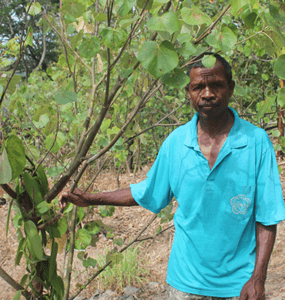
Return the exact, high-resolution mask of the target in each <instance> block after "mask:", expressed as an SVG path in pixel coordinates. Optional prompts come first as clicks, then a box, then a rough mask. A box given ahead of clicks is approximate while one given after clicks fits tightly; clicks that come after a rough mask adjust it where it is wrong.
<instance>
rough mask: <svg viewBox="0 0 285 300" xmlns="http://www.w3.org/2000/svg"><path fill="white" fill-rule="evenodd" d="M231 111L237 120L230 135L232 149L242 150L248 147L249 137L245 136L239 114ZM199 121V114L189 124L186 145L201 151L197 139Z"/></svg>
mask: <svg viewBox="0 0 285 300" xmlns="http://www.w3.org/2000/svg"><path fill="white" fill-rule="evenodd" d="M229 109H230V110H231V111H232V113H233V114H234V117H235V120H234V125H233V127H232V129H231V131H230V133H229V135H228V139H229V143H230V147H231V148H232V149H233V148H241V147H244V146H246V145H247V136H246V134H245V128H244V126H243V124H242V120H241V118H240V117H239V116H238V113H237V112H236V111H235V110H234V109H233V108H232V107H229ZM197 121H198V113H196V114H195V115H194V117H193V118H192V120H191V121H190V122H189V123H188V124H189V129H188V130H187V133H186V137H185V141H184V145H185V146H188V147H190V148H194V150H199V149H200V147H199V144H198V138H197Z"/></svg>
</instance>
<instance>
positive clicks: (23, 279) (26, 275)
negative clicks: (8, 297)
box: [20, 274, 29, 286]
mask: <svg viewBox="0 0 285 300" xmlns="http://www.w3.org/2000/svg"><path fill="white" fill-rule="evenodd" d="M28 278H29V275H28V274H25V275H24V276H23V277H22V279H21V281H20V285H21V286H25V284H26V281H27V279H28Z"/></svg>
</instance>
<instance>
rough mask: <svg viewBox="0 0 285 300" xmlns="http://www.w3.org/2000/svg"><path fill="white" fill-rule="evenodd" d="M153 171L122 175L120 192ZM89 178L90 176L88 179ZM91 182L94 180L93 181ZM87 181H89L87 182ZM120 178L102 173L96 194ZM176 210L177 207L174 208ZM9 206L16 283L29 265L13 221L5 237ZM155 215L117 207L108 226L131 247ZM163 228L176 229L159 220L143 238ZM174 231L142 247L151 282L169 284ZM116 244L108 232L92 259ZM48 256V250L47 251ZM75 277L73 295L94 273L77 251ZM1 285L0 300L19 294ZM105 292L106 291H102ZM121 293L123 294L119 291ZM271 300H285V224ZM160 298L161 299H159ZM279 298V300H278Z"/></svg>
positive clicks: (9, 256) (5, 246)
mask: <svg viewBox="0 0 285 300" xmlns="http://www.w3.org/2000/svg"><path fill="white" fill-rule="evenodd" d="M148 170H149V167H145V168H144V169H143V170H142V171H141V172H140V174H136V175H133V174H130V175H128V174H122V175H120V179H119V181H120V188H126V187H129V184H130V183H136V182H139V181H141V180H143V179H144V178H145V176H146V173H147V171H148ZM284 173H285V171H284V172H283V175H282V176H281V181H282V187H283V190H284V189H285V174H284ZM88 177H89V176H88ZM89 178H91V176H90V177H89ZM86 180H87V178H86ZM117 188H118V186H117V180H116V176H115V175H114V174H113V173H110V172H109V173H102V174H101V175H100V176H99V178H98V179H97V180H96V183H95V184H94V186H93V187H92V189H93V190H99V191H112V190H115V189H117ZM1 197H5V198H7V200H8V196H7V195H5V194H4V192H3V191H2V190H1V188H0V198H1ZM174 206H175V205H174ZM7 212H8V205H4V206H0V251H1V257H0V264H1V266H2V268H3V269H4V270H5V271H6V272H7V273H9V274H10V275H11V276H12V277H13V278H14V279H15V280H17V281H18V282H20V280H21V277H22V276H23V274H24V271H25V262H24V260H22V262H21V266H20V267H18V266H17V267H15V265H14V260H15V255H16V252H17V245H18V241H17V237H16V234H15V229H14V228H13V225H12V222H11V221H10V227H9V235H8V238H6V236H5V232H6V219H7ZM153 216H154V214H153V213H151V212H149V211H147V210H145V209H143V208H141V207H130V208H128V207H117V208H116V209H115V213H114V215H113V216H112V217H107V218H104V220H103V221H104V223H105V224H106V225H108V226H110V227H112V228H113V230H114V232H113V233H114V238H119V237H121V238H122V239H123V240H124V243H125V244H127V243H128V242H129V241H130V239H131V238H133V237H135V236H136V235H137V234H138V233H139V232H140V231H141V230H142V229H143V228H144V227H145V226H146V224H147V223H148V222H149V220H151V219H152V218H153ZM99 218H100V217H99V216H98V209H97V208H95V209H93V211H91V212H89V216H88V220H92V219H94V220H95V219H99ZM160 225H161V227H162V229H166V228H168V227H170V226H171V225H172V222H170V223H165V224H160V223H159V219H156V220H155V221H154V222H153V223H152V224H151V225H150V226H149V227H148V228H147V230H146V231H145V232H144V233H143V234H142V236H141V238H143V239H144V238H147V237H151V236H153V235H154V234H155V232H156V231H157V229H158V227H159V226H160ZM173 235H174V229H173V227H171V228H170V229H168V230H166V231H164V232H163V233H161V234H159V235H157V236H155V237H154V238H152V239H147V240H145V241H144V242H143V245H142V246H141V256H143V257H145V262H144V267H145V268H147V270H148V271H149V272H148V275H147V276H146V277H147V278H146V279H147V280H148V281H149V282H150V281H154V282H159V283H161V284H165V279H166V270H167V262H168V257H169V254H170V249H171V245H172V241H173ZM112 248H113V243H112V240H111V239H109V238H106V236H105V232H101V233H100V234H99V242H98V243H97V247H96V248H92V247H90V246H89V247H88V248H87V252H88V256H89V257H93V258H96V257H97V255H98V253H99V254H101V255H103V254H104V253H105V252H106V249H109V250H110V249H112ZM47 252H48V250H47ZM63 261H64V254H63V253H62V254H60V257H59V262H58V269H59V271H60V272H63V267H62V266H63ZM73 269H74V273H73V278H72V284H71V287H72V288H71V293H70V295H73V294H74V293H75V291H76V288H77V287H78V285H81V284H84V283H85V282H86V280H87V278H89V277H90V276H91V275H92V274H93V273H94V270H93V269H91V270H89V271H88V273H87V272H84V268H83V267H82V263H81V261H80V260H79V259H78V258H77V251H76V253H75V260H74V265H73ZM0 284H1V286H2V288H1V293H0V299H2V300H10V299H13V296H14V294H15V291H14V290H13V289H12V288H11V287H10V286H9V285H8V284H7V283H6V282H5V281H4V280H2V279H1V278H0ZM98 288H99V289H100V285H99V282H98V280H96V279H95V280H94V281H93V282H92V283H91V284H90V285H89V286H88V287H87V289H86V290H84V291H83V292H82V293H81V294H80V296H86V297H91V296H92V295H93V294H94V293H95V291H96V290H97V289H98ZM101 292H102V290H101ZM117 292H120V291H118V290H117ZM266 293H267V299H274V300H281V299H285V222H282V223H280V224H279V225H278V234H277V239H276V243H275V247H274V250H273V254H272V256H271V260H270V264H269V269H268V277H267V282H266ZM157 297H158V298H157ZM276 297H277V298H276ZM153 298H155V299H159V295H157V294H156V295H154V294H153V293H150V292H148V291H145V293H144V294H143V295H141V296H140V299H146V300H147V299H153Z"/></svg>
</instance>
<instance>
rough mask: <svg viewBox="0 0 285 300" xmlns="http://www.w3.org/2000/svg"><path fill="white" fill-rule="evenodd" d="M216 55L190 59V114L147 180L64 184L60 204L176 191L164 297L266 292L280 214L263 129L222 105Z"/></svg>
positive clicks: (223, 80)
mask: <svg viewBox="0 0 285 300" xmlns="http://www.w3.org/2000/svg"><path fill="white" fill-rule="evenodd" d="M207 54H209V53H207ZM214 56H215V57H216V63H215V65H214V66H213V67H212V68H205V67H204V66H203V64H202V62H201V61H202V58H203V55H202V56H200V57H197V58H196V62H195V63H194V64H192V65H190V67H189V69H188V75H189V76H190V84H189V86H188V87H187V88H186V91H187V93H188V95H189V97H190V100H191V101H192V103H193V106H194V108H195V110H196V112H197V113H196V114H195V116H194V117H193V118H192V120H191V121H190V122H188V123H187V124H186V125H184V126H181V127H179V128H177V129H176V130H174V131H173V132H172V133H171V134H170V135H169V137H168V138H167V139H166V140H165V141H164V143H163V145H162V147H161V149H160V151H159V154H158V156H157V159H156V161H155V163H154V164H153V166H152V168H151V169H150V171H149V172H148V174H147V179H145V180H144V181H142V182H140V183H137V184H131V185H130V188H127V189H123V190H119V191H114V192H107V193H97V194H90V193H84V192H82V191H80V190H79V189H76V190H75V192H74V194H70V193H68V192H67V191H66V190H65V191H63V192H62V193H61V195H60V196H59V203H60V205H61V207H65V205H66V201H70V202H72V203H74V204H75V205H78V206H88V205H115V206H134V205H141V206H143V207H145V208H147V209H149V210H151V211H152V212H154V213H158V212H159V211H160V210H161V209H162V208H164V207H166V206H167V205H168V204H169V202H170V201H171V199H172V198H173V196H175V198H176V200H177V202H178V208H177V210H176V213H175V215H174V224H175V237H174V241H173V245H172V250H171V254H170V258H169V263H168V271H167V283H168V290H169V299H170V300H175V299H176V300H182V299H205V300H206V299H207V300H210V299H211V300H213V299H215V300H216V299H240V300H263V299H265V288H264V285H265V280H266V274H267V267H268V262H269V258H270V255H271V252H272V249H273V245H274V241H275V236H276V224H278V223H279V222H280V221H282V220H284V219H285V208H284V201H283V196H282V190H281V184H280V180H279V174H278V168H277V163H276V158H275V153H274V150H273V147H272V143H271V142H270V140H269V138H268V135H267V134H266V132H265V131H264V130H262V129H260V128H258V127H256V126H254V125H252V124H250V123H249V122H247V121H244V120H242V119H240V118H239V116H238V114H237V112H236V111H235V110H234V109H232V108H229V107H228V104H229V99H230V97H231V95H232V94H233V91H234V87H235V82H234V81H233V80H232V73H231V67H230V65H229V64H228V62H227V61H226V60H225V59H223V58H222V57H221V56H219V55H217V54H214Z"/></svg>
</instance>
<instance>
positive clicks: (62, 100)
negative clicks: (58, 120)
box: [54, 90, 77, 104]
mask: <svg viewBox="0 0 285 300" xmlns="http://www.w3.org/2000/svg"><path fill="white" fill-rule="evenodd" d="M54 98H55V101H56V102H57V103H59V104H67V103H70V102H75V101H77V94H76V93H74V92H71V91H66V90H65V91H64V90H61V91H60V92H59V93H57V94H56V95H55V96H54Z"/></svg>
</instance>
